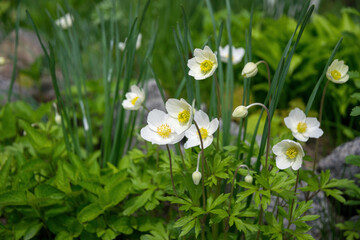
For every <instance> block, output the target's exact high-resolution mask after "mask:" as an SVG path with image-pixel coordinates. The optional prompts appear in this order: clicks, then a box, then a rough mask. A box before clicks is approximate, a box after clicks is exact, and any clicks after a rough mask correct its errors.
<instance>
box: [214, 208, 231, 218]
mask: <svg viewBox="0 0 360 240" xmlns="http://www.w3.org/2000/svg"><path fill="white" fill-rule="evenodd" d="M210 212H211V213H213V214H216V215H218V216H219V217H220V218H221V219H223V218H226V217H227V216H229V214H228V213H227V212H226V211H225V210H224V209H213V210H211V211H210Z"/></svg>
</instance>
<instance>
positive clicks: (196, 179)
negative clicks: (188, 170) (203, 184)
mask: <svg viewBox="0 0 360 240" xmlns="http://www.w3.org/2000/svg"><path fill="white" fill-rule="evenodd" d="M192 179H193V181H194V184H195V185H199V183H200V180H201V172H199V171H198V170H196V171H195V172H193V174H192Z"/></svg>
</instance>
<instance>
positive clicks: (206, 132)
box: [198, 128, 209, 140]
mask: <svg viewBox="0 0 360 240" xmlns="http://www.w3.org/2000/svg"><path fill="white" fill-rule="evenodd" d="M200 134H201V138H202V139H203V140H204V139H205V138H207V137H208V135H209V134H208V131H207V130H206V129H205V128H200ZM198 135H199V133H198Z"/></svg>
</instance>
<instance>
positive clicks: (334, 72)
mask: <svg viewBox="0 0 360 240" xmlns="http://www.w3.org/2000/svg"><path fill="white" fill-rule="evenodd" d="M330 74H331V76H332V77H333V78H334V79H335V80H339V79H340V78H341V73H340V72H339V71H338V70H336V69H335V70H332V71H331V72H330Z"/></svg>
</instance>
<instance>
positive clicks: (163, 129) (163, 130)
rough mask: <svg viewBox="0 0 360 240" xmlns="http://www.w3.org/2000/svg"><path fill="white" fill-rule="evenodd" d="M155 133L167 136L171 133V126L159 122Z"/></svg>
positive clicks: (163, 136)
mask: <svg viewBox="0 0 360 240" xmlns="http://www.w3.org/2000/svg"><path fill="white" fill-rule="evenodd" d="M157 133H158V134H159V135H160V136H161V137H162V138H168V137H169V136H170V134H171V128H170V127H169V125H168V124H161V125H160V126H158V127H157Z"/></svg>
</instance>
